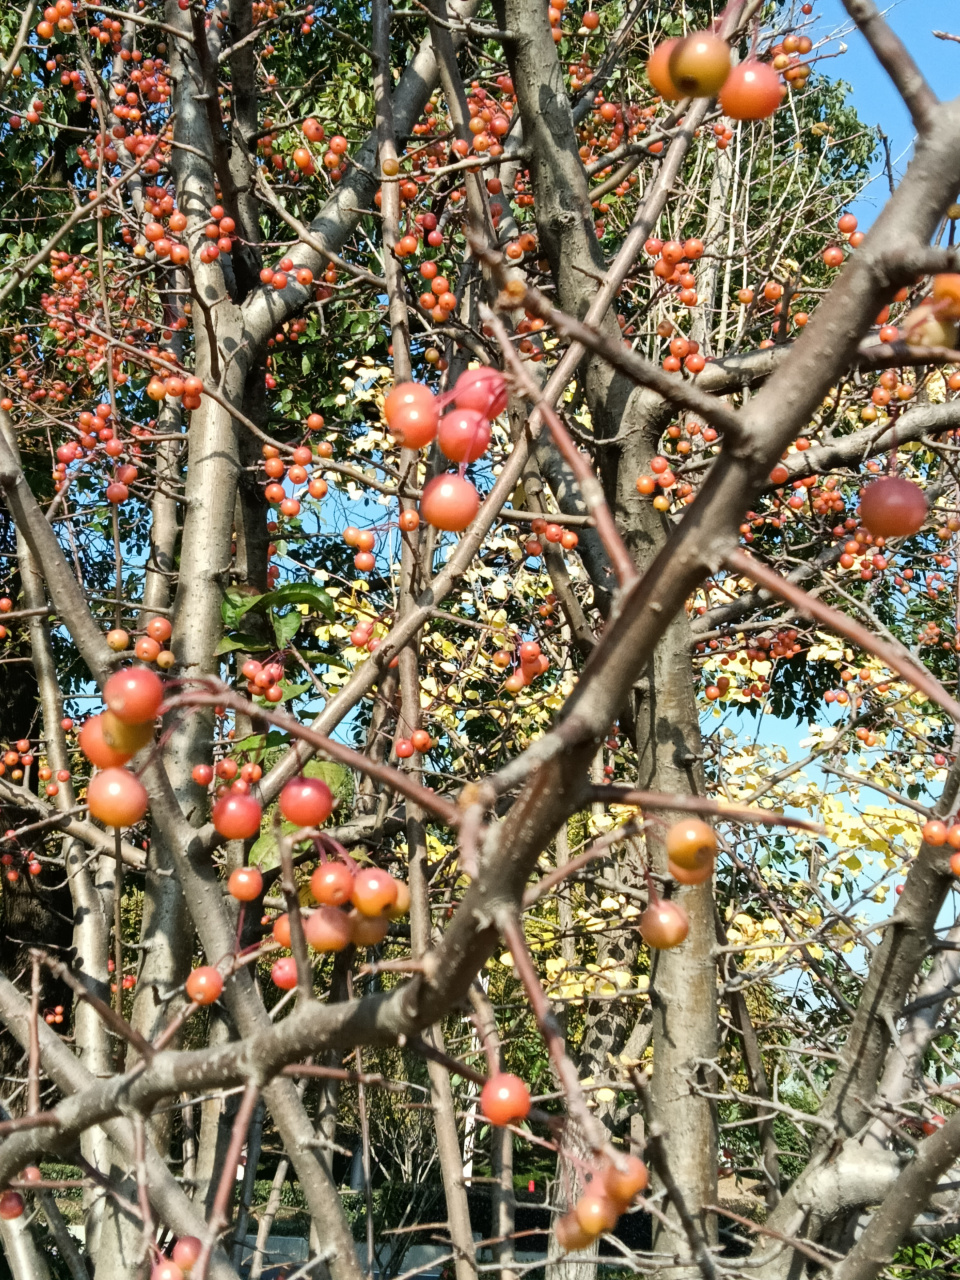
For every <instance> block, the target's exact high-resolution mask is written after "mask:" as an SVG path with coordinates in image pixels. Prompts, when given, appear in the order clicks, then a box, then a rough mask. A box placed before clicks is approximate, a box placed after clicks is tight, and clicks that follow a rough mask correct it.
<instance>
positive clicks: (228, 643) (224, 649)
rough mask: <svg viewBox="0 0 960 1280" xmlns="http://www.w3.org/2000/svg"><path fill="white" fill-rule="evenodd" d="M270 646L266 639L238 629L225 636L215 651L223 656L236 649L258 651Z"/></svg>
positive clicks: (250, 651) (248, 651)
mask: <svg viewBox="0 0 960 1280" xmlns="http://www.w3.org/2000/svg"><path fill="white" fill-rule="evenodd" d="M269 648H270V646H269V645H268V644H267V643H266V641H264V640H258V639H257V638H256V636H250V635H247V634H246V633H245V632H243V631H237V632H235V634H234V635H232V636H224V637H223V639H222V640H221V641H220V643H219V644H218V645H217V647H216V649H214V651H213V652H214V653H215V654H217V655H221V656H222V655H223V654H225V653H233V652H234V650H236V649H243V650H245V651H246V652H247V653H256V652H258V651H259V650H261V649H269Z"/></svg>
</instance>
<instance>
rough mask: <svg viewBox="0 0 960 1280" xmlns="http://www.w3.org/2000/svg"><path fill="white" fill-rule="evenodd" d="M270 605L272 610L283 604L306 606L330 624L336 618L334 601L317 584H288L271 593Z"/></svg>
mask: <svg viewBox="0 0 960 1280" xmlns="http://www.w3.org/2000/svg"><path fill="white" fill-rule="evenodd" d="M269 603H270V607H271V608H273V607H275V606H276V605H281V604H306V605H309V606H310V608H311V609H312V610H313V611H314V612H315V613H322V614H323V616H324V617H325V618H326V619H327V620H328V621H329V622H332V621H333V619H334V616H335V609H334V604H333V600H332V599H331V598H330V596H328V595H327V593H326V591H324V589H323V587H318V586H317V584H316V583H315V582H288V583H287V584H286V585H285V586H282V587H280V588H279V589H278V590H276V591H274V592H272V593H271V595H270V600H269Z"/></svg>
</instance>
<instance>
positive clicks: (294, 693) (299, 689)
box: [283, 680, 313, 702]
mask: <svg viewBox="0 0 960 1280" xmlns="http://www.w3.org/2000/svg"><path fill="white" fill-rule="evenodd" d="M312 688H313V685H312V684H311V683H310V681H309V680H304V682H303V684H292V685H290V686H289V687H288V688H286V689H284V691H283V701H284V702H292V701H293V699H294V698H299V697H300V695H301V693H306V691H307V690H308V689H312Z"/></svg>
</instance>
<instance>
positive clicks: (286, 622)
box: [270, 609, 303, 649]
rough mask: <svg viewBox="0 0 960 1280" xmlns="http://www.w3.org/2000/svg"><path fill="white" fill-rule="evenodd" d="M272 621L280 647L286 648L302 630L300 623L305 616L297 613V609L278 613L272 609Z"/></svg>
mask: <svg viewBox="0 0 960 1280" xmlns="http://www.w3.org/2000/svg"><path fill="white" fill-rule="evenodd" d="M270 621H271V622H272V623H273V632H274V635H275V636H276V637H277V646H278V648H280V649H285V648H286V647H287V645H288V644H289V643H290V641H291V640H292V639H293V637H294V636H295V635H296V634H297V632H298V631H299V630H300V623H301V622H302V621H303V617H302V616H301V615H300V614H299V613H297V611H296V609H293V610H291V612H290V613H277V612H276V611H275V610H272V611H271V613H270Z"/></svg>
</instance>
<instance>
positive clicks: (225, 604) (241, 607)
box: [220, 587, 263, 631]
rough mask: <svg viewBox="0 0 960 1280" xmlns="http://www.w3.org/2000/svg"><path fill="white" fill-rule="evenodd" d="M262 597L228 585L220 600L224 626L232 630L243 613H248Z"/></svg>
mask: <svg viewBox="0 0 960 1280" xmlns="http://www.w3.org/2000/svg"><path fill="white" fill-rule="evenodd" d="M262 599H263V596H262V595H252V596H251V595H248V594H247V593H246V592H245V591H238V590H237V588H236V587H228V588H227V590H226V591H225V592H224V597H223V599H222V600H221V601H220V616H221V618H223V622H224V626H225V627H226V628H227V629H228V630H230V631H232V630H235V629H236V626H237V623H238V622H239V621H240V619H241V618H242V617H243V615H244V614H245V613H249V612H250V610H251V609H253V608H255V607H256V605H258V604H259V603H260V601H261V600H262Z"/></svg>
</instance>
